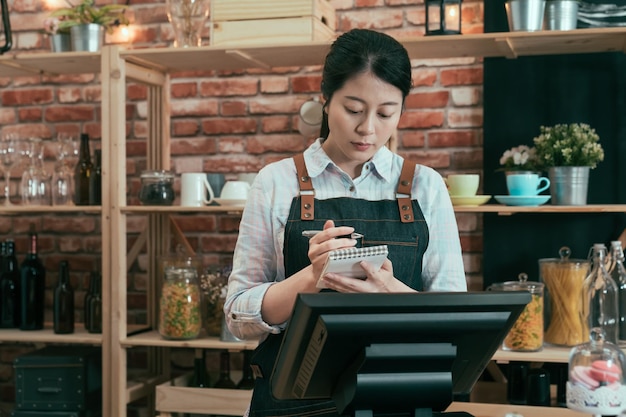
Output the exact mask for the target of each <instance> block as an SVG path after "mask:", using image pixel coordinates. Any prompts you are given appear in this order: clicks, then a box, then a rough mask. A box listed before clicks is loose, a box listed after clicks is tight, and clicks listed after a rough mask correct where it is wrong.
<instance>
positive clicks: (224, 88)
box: [200, 78, 259, 97]
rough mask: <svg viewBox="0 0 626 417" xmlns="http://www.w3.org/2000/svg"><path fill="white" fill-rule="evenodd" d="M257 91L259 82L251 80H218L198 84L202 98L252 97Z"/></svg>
mask: <svg viewBox="0 0 626 417" xmlns="http://www.w3.org/2000/svg"><path fill="white" fill-rule="evenodd" d="M258 91H259V80H257V79H251V78H241V79H220V80H215V81H204V82H201V83H200V95H201V96H202V97H229V96H253V95H255V94H257V93H258Z"/></svg>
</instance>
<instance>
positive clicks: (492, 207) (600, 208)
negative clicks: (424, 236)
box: [454, 204, 626, 215]
mask: <svg viewBox="0 0 626 417" xmlns="http://www.w3.org/2000/svg"><path fill="white" fill-rule="evenodd" d="M454 211H455V212H457V213H498V214H501V215H509V214H514V213H561V214H563V213H626V204H586V205H584V206H553V205H551V204H546V205H543V206H536V207H521V206H505V205H502V204H485V205H482V206H455V207H454Z"/></svg>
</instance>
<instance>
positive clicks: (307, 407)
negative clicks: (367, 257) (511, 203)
mask: <svg viewBox="0 0 626 417" xmlns="http://www.w3.org/2000/svg"><path fill="white" fill-rule="evenodd" d="M294 159H295V161H296V167H297V168H298V177H299V178H298V179H299V181H298V182H299V183H300V191H301V195H300V196H298V197H296V198H294V199H293V201H292V203H291V208H290V211H289V217H288V219H287V224H286V226H285V242H284V244H285V245H284V258H285V276H286V277H290V276H291V275H293V274H295V273H296V272H298V271H300V270H301V269H302V268H305V267H306V266H308V265H310V263H311V261H310V260H309V257H308V250H309V239H308V238H307V237H304V236H302V231H303V230H322V228H323V226H324V223H325V222H326V220H328V219H331V220H334V222H335V225H336V226H351V227H354V229H355V232H358V233H361V234H362V235H363V238H362V246H373V245H382V244H386V245H388V247H389V256H388V257H389V259H390V260H391V261H392V263H393V271H394V276H395V277H397V278H398V279H400V280H401V281H402V282H404V283H405V284H407V285H409V286H411V287H412V288H414V289H416V290H419V291H421V290H422V279H421V272H422V258H423V255H424V252H425V251H426V248H427V247H428V225H427V224H426V221H425V220H424V215H423V214H422V211H421V209H420V207H419V204H418V203H417V201H416V200H410V195H411V192H410V189H411V184H412V179H413V175H414V172H415V164H414V163H410V162H407V161H405V164H404V166H403V170H402V175H401V178H400V181H399V184H398V200H381V201H367V200H363V199H355V198H348V197H341V198H333V199H328V200H316V199H315V198H314V193H313V192H312V191H313V188H312V186H311V185H310V183H311V182H310V178H309V177H308V173H307V171H306V165H305V164H304V158H303V156H302V154H300V155H297V156H296V157H294ZM282 339H283V334H282V333H281V334H270V335H269V336H268V338H267V339H265V340H264V341H263V342H262V343H261V344H260V345H259V346H258V347H257V349H256V350H255V352H254V354H253V357H252V360H251V363H252V365H253V368H254V369H255V371H256V374H257V378H256V380H255V385H254V392H253V395H252V403H251V406H250V416H251V417H272V416H294V417H295V416H299V417H301V416H316V417H331V416H333V417H337V416H339V414H338V413H337V410H336V408H335V405H334V402H333V401H332V400H277V399H276V398H274V397H273V395H272V394H271V387H270V375H271V373H272V369H273V367H274V362H275V361H276V356H277V355H278V350H279V348H280V344H281V342H282Z"/></svg>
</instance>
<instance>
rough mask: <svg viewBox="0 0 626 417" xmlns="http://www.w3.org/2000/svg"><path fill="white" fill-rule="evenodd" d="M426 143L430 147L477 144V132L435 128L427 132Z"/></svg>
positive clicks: (478, 143)
mask: <svg viewBox="0 0 626 417" xmlns="http://www.w3.org/2000/svg"><path fill="white" fill-rule="evenodd" d="M428 145H429V146H430V147H431V148H455V147H463V146H479V145H480V142H479V138H478V134H477V133H476V132H474V131H469V130H436V131H432V132H428Z"/></svg>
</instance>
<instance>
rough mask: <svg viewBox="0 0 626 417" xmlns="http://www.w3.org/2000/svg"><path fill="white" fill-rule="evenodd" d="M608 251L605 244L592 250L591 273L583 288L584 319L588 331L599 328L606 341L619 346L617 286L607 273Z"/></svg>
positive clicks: (599, 244) (600, 244)
mask: <svg viewBox="0 0 626 417" xmlns="http://www.w3.org/2000/svg"><path fill="white" fill-rule="evenodd" d="M606 257H607V249H606V246H605V245H604V244H603V243H595V244H594V245H593V247H592V248H591V255H590V259H591V267H590V272H589V274H588V275H587V277H586V278H585V284H584V287H583V297H584V301H585V302H584V305H583V307H584V317H586V319H587V325H588V329H592V328H595V327H599V328H601V329H602V330H603V331H604V335H605V339H606V340H607V341H609V342H611V343H615V344H617V314H618V313H617V285H616V284H615V281H613V278H611V276H610V275H609V273H608V272H607V271H606Z"/></svg>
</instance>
